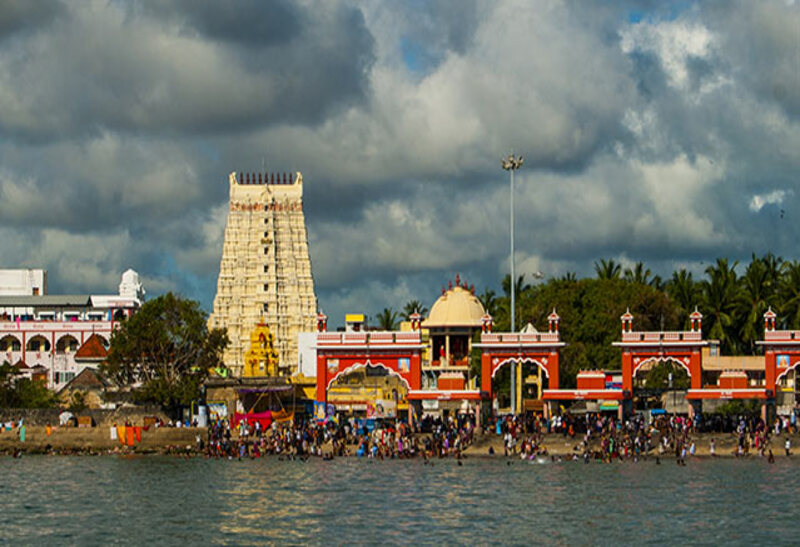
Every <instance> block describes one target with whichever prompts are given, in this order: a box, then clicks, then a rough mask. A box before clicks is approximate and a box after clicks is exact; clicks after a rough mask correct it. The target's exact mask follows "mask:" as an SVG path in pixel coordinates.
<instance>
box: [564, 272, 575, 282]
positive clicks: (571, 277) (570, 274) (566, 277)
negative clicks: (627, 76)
mask: <svg viewBox="0 0 800 547" xmlns="http://www.w3.org/2000/svg"><path fill="white" fill-rule="evenodd" d="M577 280H578V274H577V273H575V272H567V273H565V274H564V275H562V276H561V279H560V280H559V281H565V282H567V283H574V282H576V281H577Z"/></svg>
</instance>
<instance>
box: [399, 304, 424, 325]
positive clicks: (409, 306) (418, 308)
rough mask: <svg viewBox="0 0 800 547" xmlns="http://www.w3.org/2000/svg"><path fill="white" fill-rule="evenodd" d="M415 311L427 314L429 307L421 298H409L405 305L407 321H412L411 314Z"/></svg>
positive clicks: (404, 310) (404, 316) (404, 315)
mask: <svg viewBox="0 0 800 547" xmlns="http://www.w3.org/2000/svg"><path fill="white" fill-rule="evenodd" d="M414 313H418V314H420V315H426V314H427V313H428V308H426V307H425V306H424V305H423V304H422V302H420V301H419V300H409V301H408V303H407V304H406V305H405V307H403V318H404V319H405V320H406V321H411V316H412V315H413V314H414Z"/></svg>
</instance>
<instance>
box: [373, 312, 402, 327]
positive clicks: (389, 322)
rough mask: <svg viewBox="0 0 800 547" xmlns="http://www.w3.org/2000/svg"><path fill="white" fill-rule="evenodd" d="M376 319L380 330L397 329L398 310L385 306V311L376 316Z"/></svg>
mask: <svg viewBox="0 0 800 547" xmlns="http://www.w3.org/2000/svg"><path fill="white" fill-rule="evenodd" d="M375 321H376V322H377V327H378V329H380V330H397V323H398V317H397V312H396V311H394V310H393V309H392V308H383V311H382V312H380V313H379V314H378V315H376V316H375Z"/></svg>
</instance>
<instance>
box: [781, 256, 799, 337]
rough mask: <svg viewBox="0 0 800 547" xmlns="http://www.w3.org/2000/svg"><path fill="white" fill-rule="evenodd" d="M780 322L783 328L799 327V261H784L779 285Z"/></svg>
mask: <svg viewBox="0 0 800 547" xmlns="http://www.w3.org/2000/svg"><path fill="white" fill-rule="evenodd" d="M779 295H780V302H781V306H780V316H781V317H780V322H781V326H782V327H784V328H790V329H798V328H800V262H798V261H797V260H793V261H791V262H786V263H785V268H784V274H783V276H782V277H781V283H780V285H779Z"/></svg>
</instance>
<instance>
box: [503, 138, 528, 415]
mask: <svg viewBox="0 0 800 547" xmlns="http://www.w3.org/2000/svg"><path fill="white" fill-rule="evenodd" d="M522 162H523V160H522V156H516V157H515V156H514V154H513V153H511V154H509V156H508V157H507V158H503V159H502V161H501V165H502V166H503V169H504V170H506V171H508V172H509V173H510V175H511V192H510V194H511V215H510V217H511V256H510V257H509V261H510V262H511V332H516V331H517V320H516V298H515V296H516V295H515V292H516V279H514V171H516V170H517V169H519V168H520V167H522ZM511 413H512V414H516V413H517V365H516V363H514V362H512V363H511Z"/></svg>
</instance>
